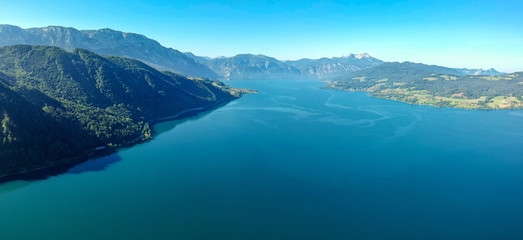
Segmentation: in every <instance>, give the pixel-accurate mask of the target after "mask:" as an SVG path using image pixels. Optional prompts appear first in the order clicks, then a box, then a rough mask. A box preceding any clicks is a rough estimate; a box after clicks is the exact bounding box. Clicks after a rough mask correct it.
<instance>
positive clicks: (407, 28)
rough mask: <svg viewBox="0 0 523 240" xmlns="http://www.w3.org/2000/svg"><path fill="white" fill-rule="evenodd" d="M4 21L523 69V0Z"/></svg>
mask: <svg viewBox="0 0 523 240" xmlns="http://www.w3.org/2000/svg"><path fill="white" fill-rule="evenodd" d="M0 6H1V7H0V23H4V24H13V25H18V26H21V27H23V28H27V27H43V26H48V25H61V26H69V27H75V28H79V29H99V28H106V27H108V28H113V29H116V30H121V31H126V32H135V33H141V34H144V35H146V36H148V37H150V38H153V39H155V40H158V41H159V42H160V43H161V44H162V45H164V46H167V47H173V48H175V49H178V50H180V51H191V52H194V53H195V54H197V55H205V56H211V57H215V56H232V55H235V54H239V53H257V54H265V55H269V56H273V57H276V58H278V59H299V58H320V57H332V56H342V55H347V54H349V53H352V52H354V53H359V52H368V53H369V54H371V55H372V56H375V57H377V58H380V59H382V60H385V61H414V62H423V63H427V64H438V65H444V66H450V67H473V68H488V67H495V68H496V69H498V70H500V71H506V72H512V71H523V1H522V0H497V1H496V0H490V1H487V0H475V1H473V0H452V1H448V0H439V1H431V0H427V1H408V0H403V1H384V0H381V1H379V0H367V1H364V0H360V1H337V0H332V1H327V0H325V1H313V0H301V1H266V0H258V1H252V2H251V1H243V0H229V1H219V2H217V1H201V0H193V1H141V0H140V1H138V0H113V1H102V0H89V1H85V0H82V1H78V0H54V1H46V0H41V1H28V0H16V1H13V0H7V1H6V0H0Z"/></svg>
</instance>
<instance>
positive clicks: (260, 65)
mask: <svg viewBox="0 0 523 240" xmlns="http://www.w3.org/2000/svg"><path fill="white" fill-rule="evenodd" d="M193 56H194V55H193ZM196 61H198V62H201V63H203V64H206V65H207V66H209V67H210V68H211V69H212V70H214V71H215V72H216V73H217V74H218V75H220V76H221V77H223V78H226V79H247V78H296V77H300V71H299V70H298V69H296V68H294V67H291V66H288V65H287V64H285V63H284V62H281V61H279V60H277V59H275V58H272V57H268V56H264V55H254V54H239V55H236V56H234V57H229V58H226V57H221V58H212V59H205V58H203V57H197V58H196Z"/></svg>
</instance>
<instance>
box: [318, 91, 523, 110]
mask: <svg viewBox="0 0 523 240" xmlns="http://www.w3.org/2000/svg"><path fill="white" fill-rule="evenodd" d="M320 88H321V89H325V90H337V91H344V92H363V93H367V94H368V96H370V97H373V98H377V99H384V100H390V101H395V102H400V103H406V104H409V105H413V106H431V107H435V108H448V109H460V110H478V111H497V110H523V107H522V108H508V107H507V108H481V107H470V108H463V107H455V106H438V105H435V104H425V103H415V102H409V101H401V100H398V99H394V98H388V97H385V96H380V95H377V94H374V93H375V92H373V91H369V90H365V89H361V90H354V89H345V88H341V87H335V86H323V87H320ZM406 96H408V95H406ZM436 97H437V96H436Z"/></svg>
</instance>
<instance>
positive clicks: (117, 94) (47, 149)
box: [0, 45, 241, 175]
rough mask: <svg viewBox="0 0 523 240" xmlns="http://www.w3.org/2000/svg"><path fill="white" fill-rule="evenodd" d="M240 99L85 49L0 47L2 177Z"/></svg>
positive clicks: (204, 82)
mask: <svg viewBox="0 0 523 240" xmlns="http://www.w3.org/2000/svg"><path fill="white" fill-rule="evenodd" d="M240 95H241V92H240V91H238V90H236V89H231V88H229V87H228V86H226V85H224V84H223V83H221V82H218V81H211V80H208V79H192V78H191V79H189V78H187V77H184V76H181V75H178V74H174V73H171V72H160V71H157V70H155V69H154V68H152V67H150V66H148V65H146V64H144V63H142V62H140V61H137V60H133V59H129V58H124V57H113V56H100V55H97V54H95V53H92V52H90V51H87V50H83V49H75V50H74V51H72V52H68V51H65V50H63V49H61V48H58V47H48V46H29V45H15V46H8V47H2V48H0V120H1V128H0V175H6V174H12V173H17V172H25V171H30V170H32V169H36V168H43V167H46V166H50V165H53V164H55V163H56V162H57V161H62V160H63V159H67V158H72V157H76V156H78V155H81V154H83V153H85V152H87V151H89V150H90V149H93V148H95V147H100V146H107V145H109V146H118V145H120V144H124V143H126V142H129V141H133V140H137V139H142V138H148V137H150V135H151V130H150V126H149V123H150V122H151V121H154V120H156V119H159V118H163V117H168V116H172V115H176V114H178V113H180V112H182V111H187V110H190V109H194V108H205V107H211V106H216V105H218V104H220V103H224V102H227V101H231V100H233V99H235V98H237V97H239V96H240Z"/></svg>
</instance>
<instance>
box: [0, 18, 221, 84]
mask: <svg viewBox="0 0 523 240" xmlns="http://www.w3.org/2000/svg"><path fill="white" fill-rule="evenodd" d="M15 44H31V45H48V46H57V47H61V48H64V49H67V50H69V51H70V50H73V49H75V48H82V49H87V50H90V51H93V52H95V53H97V54H101V55H114V56H124V57H130V58H134V59H138V60H140V61H143V62H145V63H147V64H149V65H151V66H153V67H155V68H157V69H160V70H169V71H173V72H177V73H181V74H185V75H188V76H195V77H207V78H217V77H218V76H217V75H216V74H215V73H214V72H213V71H212V70H210V69H209V68H208V67H207V66H205V65H203V64H200V63H197V62H196V61H195V60H194V59H192V58H189V57H187V56H186V55H185V54H184V53H181V52H179V51H178V50H175V49H172V48H166V47H163V46H162V45H160V43H158V42H157V41H155V40H152V39H149V38H147V37H145V36H143V35H140V34H135V33H124V32H120V31H115V30H111V29H108V28H106V29H99V30H84V31H80V30H77V29H75V28H68V27H60V26H49V27H43V28H29V29H22V28H19V27H17V26H11V25H0V46H7V45H15Z"/></svg>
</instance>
